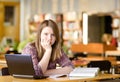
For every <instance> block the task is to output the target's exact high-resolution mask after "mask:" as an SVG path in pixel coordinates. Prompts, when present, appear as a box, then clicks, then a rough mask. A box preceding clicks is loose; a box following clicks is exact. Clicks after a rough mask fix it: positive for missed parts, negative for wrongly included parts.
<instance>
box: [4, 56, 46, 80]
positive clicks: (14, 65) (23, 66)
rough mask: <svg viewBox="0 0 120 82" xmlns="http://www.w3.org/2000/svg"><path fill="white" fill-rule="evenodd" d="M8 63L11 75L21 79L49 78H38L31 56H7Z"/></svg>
mask: <svg viewBox="0 0 120 82" xmlns="http://www.w3.org/2000/svg"><path fill="white" fill-rule="evenodd" d="M5 59H6V63H7V66H8V70H9V73H10V75H12V76H14V77H21V78H33V79H43V78H46V77H47V76H37V75H35V71H34V68H33V62H32V58H31V56H30V55H21V54H12V55H11V54H6V55H5Z"/></svg>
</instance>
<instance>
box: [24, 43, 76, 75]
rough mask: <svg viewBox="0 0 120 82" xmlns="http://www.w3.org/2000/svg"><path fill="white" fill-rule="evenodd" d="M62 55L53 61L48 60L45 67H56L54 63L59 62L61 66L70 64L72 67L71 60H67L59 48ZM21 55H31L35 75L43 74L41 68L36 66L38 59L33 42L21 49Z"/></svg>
mask: <svg viewBox="0 0 120 82" xmlns="http://www.w3.org/2000/svg"><path fill="white" fill-rule="evenodd" d="M61 52H62V56H61V57H60V58H58V59H56V60H55V61H54V62H52V61H49V64H48V67H47V69H56V64H59V65H60V66H61V67H65V66H71V67H72V68H74V66H73V64H72V62H71V61H70V60H69V58H68V56H67V55H66V54H65V53H64V51H63V50H61ZM22 55H31V57H32V61H33V67H34V70H35V75H43V72H42V69H41V68H40V67H38V63H39V61H40V59H39V58H38V53H37V49H36V47H35V43H28V44H27V45H26V46H25V47H24V49H23V50H22Z"/></svg>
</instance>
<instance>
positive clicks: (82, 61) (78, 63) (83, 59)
mask: <svg viewBox="0 0 120 82" xmlns="http://www.w3.org/2000/svg"><path fill="white" fill-rule="evenodd" d="M100 60H109V61H110V62H111V64H112V65H113V66H114V65H117V64H120V62H118V61H116V57H101V56H88V57H78V60H73V61H72V62H73V64H74V65H75V66H86V65H87V64H88V63H89V62H90V61H100Z"/></svg>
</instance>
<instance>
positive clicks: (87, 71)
mask: <svg viewBox="0 0 120 82" xmlns="http://www.w3.org/2000/svg"><path fill="white" fill-rule="evenodd" d="M98 73H99V68H98V67H94V68H85V67H77V68H75V69H74V70H73V71H72V72H70V74H69V76H70V77H95V76H96V75H97V74H98Z"/></svg>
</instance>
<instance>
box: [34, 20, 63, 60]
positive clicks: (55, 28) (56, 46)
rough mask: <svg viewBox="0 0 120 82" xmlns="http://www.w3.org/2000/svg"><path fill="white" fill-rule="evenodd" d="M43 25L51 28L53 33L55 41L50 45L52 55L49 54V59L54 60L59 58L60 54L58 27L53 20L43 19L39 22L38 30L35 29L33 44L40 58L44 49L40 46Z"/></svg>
mask: <svg viewBox="0 0 120 82" xmlns="http://www.w3.org/2000/svg"><path fill="white" fill-rule="evenodd" d="M45 27H50V28H52V30H53V32H54V34H55V38H56V41H55V43H54V44H53V45H52V55H51V61H54V60H55V59H57V58H60V56H61V44H60V35H59V29H58V26H57V24H56V23H55V22H54V21H53V20H44V21H43V22H42V23H41V24H40V26H39V27H38V31H37V38H36V41H35V46H36V48H37V52H38V57H39V58H40V59H41V58H42V56H43V54H44V50H43V48H42V46H41V37H40V36H41V32H42V30H43V29H44V28H45Z"/></svg>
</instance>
